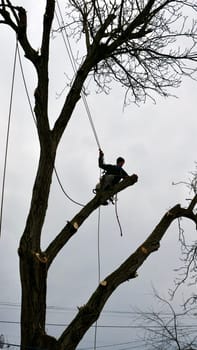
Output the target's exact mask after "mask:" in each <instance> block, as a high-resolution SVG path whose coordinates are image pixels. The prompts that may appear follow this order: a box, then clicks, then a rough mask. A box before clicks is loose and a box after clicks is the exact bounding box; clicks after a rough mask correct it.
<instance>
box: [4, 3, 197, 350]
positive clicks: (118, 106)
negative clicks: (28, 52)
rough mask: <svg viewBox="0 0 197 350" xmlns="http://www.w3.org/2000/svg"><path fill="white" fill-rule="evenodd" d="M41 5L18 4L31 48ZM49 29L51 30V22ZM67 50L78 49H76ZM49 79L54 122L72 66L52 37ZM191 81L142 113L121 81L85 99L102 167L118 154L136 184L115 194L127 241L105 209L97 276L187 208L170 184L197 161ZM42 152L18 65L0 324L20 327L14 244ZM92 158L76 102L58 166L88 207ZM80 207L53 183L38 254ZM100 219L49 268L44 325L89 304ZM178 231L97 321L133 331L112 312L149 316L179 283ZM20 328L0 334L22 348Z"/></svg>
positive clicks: (9, 54) (107, 333)
mask: <svg viewBox="0 0 197 350" xmlns="http://www.w3.org/2000/svg"><path fill="white" fill-rule="evenodd" d="M38 3H39V4H38ZM38 3H37V4H35V1H33V0H29V1H15V4H18V5H20V4H21V5H23V6H24V4H25V7H26V8H27V9H28V19H29V21H30V22H29V23H30V24H29V35H30V37H31V40H32V42H33V46H34V47H35V48H37V49H38V48H39V38H40V37H39V35H40V34H39V33H40V23H41V19H42V13H43V6H44V3H45V1H40V2H38ZM63 3H64V1H63V0H62V1H60V4H61V6H62V10H63ZM54 28H57V24H56V23H54ZM0 29H1V30H0V45H1V55H0V101H1V104H0V111H1V119H0V120H1V121H0V142H1V145H0V148H1V153H0V161H1V173H0V176H1V177H0V179H1V183H2V174H3V162H4V152H5V140H6V128H7V120H8V109H9V100H10V89H11V79H12V69H13V68H12V67H13V60H14V50H15V36H14V34H13V33H12V32H11V30H10V29H9V28H7V27H3V26H2V25H1V27H0ZM73 50H77V47H76V45H74V44H73ZM21 54H22V51H21ZM75 54H77V52H76V51H75ZM22 58H23V55H22ZM23 65H24V71H25V76H26V79H27V85H28V87H29V92H30V94H31V99H32V103H33V91H34V89H35V84H36V78H35V74H34V69H33V68H32V67H31V64H30V63H29V62H27V61H25V59H24V58H23ZM50 73H51V74H50V103H49V107H50V109H49V110H50V118H51V124H53V122H54V118H55V117H56V116H57V114H58V111H60V108H61V105H62V103H63V101H64V98H65V93H66V91H67V90H65V92H64V93H63V94H62V95H61V96H60V97H59V98H57V95H58V94H59V93H60V92H61V91H62V89H63V88H64V87H65V85H66V75H69V76H71V77H72V68H71V65H70V62H69V59H68V56H67V53H66V50H65V46H64V43H63V41H62V38H61V36H56V38H55V39H53V40H52V43H51V65H50ZM196 84H197V83H195V82H194V81H192V80H189V79H187V80H184V81H183V83H182V85H181V87H180V88H179V89H177V90H176V91H174V93H175V94H176V95H177V98H168V99H162V98H160V97H157V103H156V104H153V103H152V102H151V101H147V102H146V103H145V104H143V105H141V106H140V107H137V106H136V105H133V104H131V105H130V106H128V107H127V108H126V109H124V110H123V100H124V90H123V89H122V88H121V87H120V86H118V85H114V86H113V88H112V91H111V94H110V95H108V96H106V95H103V94H100V95H98V94H96V93H95V91H94V90H92V91H91V94H90V95H89V96H88V98H87V102H88V104H89V108H90V111H91V115H92V118H93V120H94V123H95V127H96V130H97V133H98V137H99V141H100V144H101V146H102V149H103V151H104V153H105V161H106V162H107V163H113V162H115V159H116V158H117V156H123V157H124V158H125V159H126V163H125V170H126V171H127V172H128V173H129V174H133V173H136V174H138V177H139V179H138V183H137V184H135V185H134V186H132V187H130V188H128V189H126V190H125V191H124V192H123V193H121V194H119V195H118V210H119V218H120V221H121V225H122V229H123V237H120V232H119V228H118V224H117V221H116V217H115V211H114V206H112V205H110V206H108V207H102V208H101V230H100V254H101V279H103V278H104V277H105V276H106V275H107V274H109V273H110V272H112V271H113V269H115V268H116V267H118V266H119V264H120V263H121V262H123V261H124V259H125V258H126V257H128V255H129V254H131V253H132V252H133V251H134V250H135V249H136V248H137V247H138V245H139V244H141V243H142V242H143V240H144V239H145V238H146V237H147V235H148V234H149V233H151V231H152V229H153V228H154V226H155V225H157V224H158V222H159V220H160V218H161V217H162V216H163V214H164V213H165V212H166V210H168V209H169V208H170V207H171V206H174V205H175V204H176V203H181V204H182V205H183V206H184V205H186V204H187V202H186V200H185V199H186V198H188V192H187V189H186V188H185V187H184V186H183V185H179V186H172V182H173V181H174V182H178V181H186V180H188V178H189V177H190V174H189V172H190V171H192V170H194V168H195V164H194V162H195V160H197V159H196V149H197V137H196V130H197V119H196V98H197V93H196V91H197V85H196ZM38 150H39V148H38V139H37V135H36V129H35V125H34V122H33V118H32V115H31V112H30V109H29V105H28V101H27V97H26V95H25V91H24V86H23V82H22V78H21V72H20V69H19V64H18V63H17V69H16V77H15V89H14V96H13V111H12V120H11V130H10V139H9V152H8V164H7V175H6V187H5V198H4V211H3V224H2V237H1V241H0V257H1V264H0V279H1V282H0V291H1V292H0V321H11V322H13V321H14V322H15V321H16V322H18V321H19V307H18V306H19V305H20V280H19V272H18V256H17V248H18V244H19V239H20V236H21V234H22V232H23V228H24V226H25V220H26V215H27V212H28V209H29V204H30V198H31V191H32V185H33V180H34V176H35V171H36V166H37V161H38ZM97 158H98V147H97V144H96V142H95V138H94V135H93V132H92V129H91V127H90V123H89V121H88V117H87V114H86V111H85V108H84V106H83V102H82V101H80V102H79V104H78V106H77V108H76V111H75V112H74V114H73V118H72V119H71V121H70V123H69V125H68V128H67V130H66V132H65V134H64V136H63V139H62V142H61V144H60V147H59V153H58V156H57V161H56V167H57V171H58V174H59V177H60V179H61V181H62V184H63V186H64V188H65V190H66V192H67V193H68V194H69V195H70V196H71V197H72V198H73V199H74V200H76V201H78V202H81V203H86V202H87V201H88V200H90V199H91V198H92V195H93V194H92V189H93V188H94V187H95V184H96V183H97V182H98V178H99V169H98V164H97ZM79 209H80V208H79V207H77V206H76V205H74V204H73V203H70V202H69V201H68V199H67V198H66V197H65V196H64V194H63V192H62V191H61V189H60V187H59V185H58V183H57V181H56V179H55V177H54V181H53V184H52V189H51V195H50V201H49V210H48V214H47V218H46V223H45V226H44V231H43V237H42V247H43V249H45V247H46V246H47V244H48V243H49V242H50V241H51V240H52V239H53V238H54V237H55V236H56V234H57V233H58V232H59V231H60V229H61V228H62V227H63V225H64V224H65V222H66V221H67V220H70V219H71V218H72V217H73V215H74V214H75V213H76V212H77V211H78V210H79ZM97 220H98V212H96V213H94V214H93V215H92V216H91V217H90V218H89V219H88V220H87V221H86V222H85V224H84V225H83V227H82V228H80V230H79V231H78V233H77V234H76V235H75V236H74V237H73V238H72V240H71V241H70V242H69V243H68V244H67V245H66V247H65V248H64V249H63V250H62V252H61V254H59V256H58V257H57V258H56V260H55V262H54V264H53V266H52V267H51V269H50V271H49V280H48V299H47V305H48V306H49V307H50V306H54V307H55V308H54V309H49V311H48V314H47V320H48V322H49V323H58V324H60V323H66V324H67V323H68V322H69V321H70V320H71V319H72V317H73V316H74V314H75V312H76V309H77V306H80V305H83V304H85V303H86V301H87V300H88V299H89V296H90V295H91V293H92V292H93V291H94V289H95V288H96V286H97V283H98V263H97V251H98V244H97V241H98V239H97ZM177 227H178V225H177V223H176V222H175V223H174V224H173V225H172V226H171V227H170V229H169V230H168V232H167V234H166V235H165V238H164V239H163V241H162V245H161V249H160V250H159V251H158V252H156V253H154V254H152V255H151V256H150V257H149V258H148V260H147V261H146V262H145V264H144V265H143V266H142V267H141V268H140V270H139V271H138V273H139V277H138V278H136V279H134V280H131V281H130V282H128V283H125V284H124V285H122V286H121V287H120V288H119V289H118V290H116V292H115V293H114V294H113V296H112V297H111V299H110V300H109V302H108V303H107V304H106V307H105V309H104V313H103V316H102V317H101V320H99V322H98V324H99V325H121V326H131V325H133V321H132V319H131V315H128V314H125V313H121V314H120V313H117V312H115V311H121V312H128V311H133V310H136V309H137V308H140V309H143V310H144V311H147V310H149V309H150V308H151V307H152V306H153V307H155V306H156V303H155V298H154V297H153V289H152V288H153V286H154V287H155V288H156V289H157V291H158V293H159V294H161V295H162V296H164V297H168V290H169V289H170V288H173V286H174V282H173V281H174V278H175V277H176V273H175V272H174V269H175V268H177V267H179V266H180V264H181V263H180V261H179V258H180V246H179V243H178V229H177ZM184 227H185V233H186V235H187V237H188V240H190V241H191V242H192V241H193V240H195V239H196V237H195V235H196V231H195V227H194V225H192V224H190V223H189V222H187V223H185V226H184ZM193 288H194V287H190V288H188V286H185V288H183V289H182V290H181V291H180V292H179V293H177V296H176V298H175V300H174V304H175V305H177V306H178V305H179V304H180V303H182V302H183V299H184V298H186V297H187V295H189V293H191V292H192V290H193ZM4 303H6V305H3V304H4ZM8 304H11V305H10V306H8ZM13 304H16V305H15V306H14V305H13ZM58 307H59V308H62V309H61V310H60V309H58ZM109 311H110V312H109ZM112 311H113V313H112ZM18 330H19V327H18V325H17V324H12V323H11V324H7V323H4V322H1V323H0V334H1V333H3V334H4V335H5V336H6V339H8V341H9V342H11V343H16V344H19V341H20V340H19V332H18ZM62 330H63V328H61V327H60V326H57V327H55V326H48V328H47V331H48V333H49V334H51V335H54V336H58V335H59V334H60V333H61V331H62ZM136 332H137V331H135V336H137V333H136ZM133 337H134V332H132V331H131V329H129V328H99V329H98V336H97V342H98V346H101V345H109V344H113V343H123V342H132V341H133V340H134V338H133ZM93 339H94V329H92V330H91V331H90V332H88V334H87V335H86V337H85V338H84V340H83V342H82V343H81V344H80V345H79V348H80V347H81V348H82V347H83V348H85V347H91V346H93ZM131 348H134V346H132V347H131ZM117 349H123V348H122V347H121V348H120V347H117Z"/></svg>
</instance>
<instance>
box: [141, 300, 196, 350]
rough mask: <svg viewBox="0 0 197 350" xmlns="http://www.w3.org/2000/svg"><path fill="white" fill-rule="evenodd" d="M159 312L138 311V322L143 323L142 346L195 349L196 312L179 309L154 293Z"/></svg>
mask: <svg viewBox="0 0 197 350" xmlns="http://www.w3.org/2000/svg"><path fill="white" fill-rule="evenodd" d="M155 297H156V300H158V301H159V305H158V309H159V311H158V310H157V311H153V310H150V311H148V312H143V311H139V312H138V314H139V319H138V322H140V323H143V325H142V329H144V346H145V347H146V348H147V349H157V350H161V349H163V350H165V349H174V350H175V349H176V350H192V349H196V347H197V337H196V330H195V321H196V310H195V308H194V307H193V308H190V309H187V310H185V309H184V308H183V310H181V309H180V311H179V312H177V311H176V310H175V309H174V307H173V305H172V303H170V302H169V301H168V300H166V299H165V298H162V297H161V296H159V295H158V294H157V293H155Z"/></svg>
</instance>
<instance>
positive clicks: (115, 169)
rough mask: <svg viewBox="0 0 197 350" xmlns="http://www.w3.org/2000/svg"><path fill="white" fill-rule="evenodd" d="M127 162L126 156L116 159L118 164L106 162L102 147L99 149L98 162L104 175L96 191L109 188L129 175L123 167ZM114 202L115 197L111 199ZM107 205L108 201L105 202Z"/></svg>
mask: <svg viewBox="0 0 197 350" xmlns="http://www.w3.org/2000/svg"><path fill="white" fill-rule="evenodd" d="M124 163H125V160H124V158H122V157H118V158H117V160H116V164H114V165H112V164H105V163H104V153H103V151H102V150H101V149H99V159H98V164H99V168H101V169H103V170H104V175H103V176H102V177H101V179H100V183H99V184H97V186H96V191H98V190H101V191H102V190H103V191H105V190H108V189H110V188H111V187H112V186H114V185H116V184H117V183H118V182H120V180H121V179H124V178H125V177H127V176H129V175H128V174H127V173H126V171H125V170H124V169H123V168H122V167H123V165H124ZM110 200H111V202H112V203H113V199H112V198H111V199H110ZM105 204H106V205H107V204H108V202H106V203H105Z"/></svg>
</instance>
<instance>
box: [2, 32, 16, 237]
mask: <svg viewBox="0 0 197 350" xmlns="http://www.w3.org/2000/svg"><path fill="white" fill-rule="evenodd" d="M17 49H18V40H17V39H16V47H15V53H14V63H13V71H12V82H11V93H10V104H9V113H8V123H7V133H6V145H5V158H4V165H3V182H2V191H1V210H0V237H1V231H2V220H3V205H4V194H5V179H6V170H7V160H8V147H9V136H10V124H11V114H12V101H13V91H14V81H15V73H16V57H17Z"/></svg>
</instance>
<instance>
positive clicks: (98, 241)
mask: <svg viewBox="0 0 197 350" xmlns="http://www.w3.org/2000/svg"><path fill="white" fill-rule="evenodd" d="M100 222H101V207H99V208H98V224H97V247H98V249H97V261H98V284H99V283H100V280H101V258H100ZM97 328H98V321H96V322H95V331H94V350H96V347H97Z"/></svg>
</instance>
